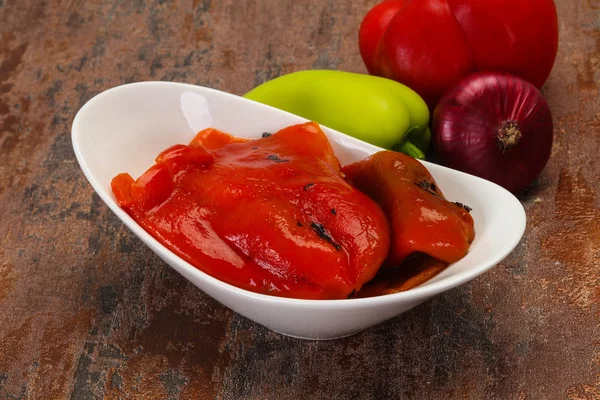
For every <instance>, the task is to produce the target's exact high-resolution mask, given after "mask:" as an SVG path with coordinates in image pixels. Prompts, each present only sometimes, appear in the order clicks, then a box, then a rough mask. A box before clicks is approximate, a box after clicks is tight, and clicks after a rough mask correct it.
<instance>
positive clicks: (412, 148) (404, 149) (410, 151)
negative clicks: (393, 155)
mask: <svg viewBox="0 0 600 400" xmlns="http://www.w3.org/2000/svg"><path fill="white" fill-rule="evenodd" d="M398 151H399V152H401V153H404V154H406V155H409V156H411V157H413V158H417V159H419V160H424V159H425V153H423V151H421V149H419V148H418V147H417V146H416V145H414V144H413V143H411V142H409V141H408V140H407V141H405V142H404V143H402V144H401V145H400V147H398Z"/></svg>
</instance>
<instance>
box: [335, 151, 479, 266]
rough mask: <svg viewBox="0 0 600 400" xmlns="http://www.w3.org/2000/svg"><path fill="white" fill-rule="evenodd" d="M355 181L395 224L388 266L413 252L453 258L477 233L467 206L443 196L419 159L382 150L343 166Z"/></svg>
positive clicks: (445, 259)
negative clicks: (452, 201)
mask: <svg viewBox="0 0 600 400" xmlns="http://www.w3.org/2000/svg"><path fill="white" fill-rule="evenodd" d="M342 171H343V172H344V173H345V174H346V177H347V179H348V181H349V182H350V183H352V185H354V186H355V187H357V188H358V189H360V190H361V191H363V192H364V193H366V194H367V195H369V197H371V198H372V199H374V200H376V201H377V202H378V203H379V204H380V205H381V207H382V208H383V211H384V212H385V214H386V216H387V217H388V219H389V221H390V224H391V228H392V244H391V249H390V254H389V256H388V258H387V259H386V261H385V266H386V267H389V268H396V267H399V266H400V264H401V263H402V262H403V261H405V260H406V259H407V257H409V256H410V255H413V254H414V253H424V254H427V255H429V256H430V257H433V258H434V259H436V260H439V261H442V262H445V263H453V262H456V261H458V260H459V259H461V258H462V257H464V256H465V255H466V254H467V250H468V249H469V245H470V243H471V242H472V241H473V239H474V237H475V230H474V227H473V218H472V217H471V215H470V214H469V208H468V207H467V206H464V205H462V204H459V203H451V202H449V201H448V200H446V199H445V198H444V195H443V194H442V191H441V190H440V188H439V187H438V185H437V183H436V182H435V180H434V179H433V177H432V176H431V174H430V173H429V171H427V169H426V168H425V167H424V166H423V164H421V163H420V162H419V161H417V160H415V159H414V158H412V157H409V156H407V155H404V154H402V153H397V152H394V151H381V152H378V153H375V154H373V155H372V156H370V157H368V158H366V159H364V160H361V161H359V162H356V163H354V164H350V165H347V166H345V167H344V168H343V169H342Z"/></svg>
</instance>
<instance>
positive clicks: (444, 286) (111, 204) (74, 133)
mask: <svg viewBox="0 0 600 400" xmlns="http://www.w3.org/2000/svg"><path fill="white" fill-rule="evenodd" d="M150 85H164V86H171V85H176V86H185V87H189V88H193V89H194V90H198V89H200V90H202V91H206V92H209V93H213V94H216V95H217V96H224V97H225V98H227V97H231V98H238V99H243V100H244V101H247V102H252V103H256V104H258V105H259V106H262V107H267V108H270V109H274V110H276V111H277V112H280V113H284V114H288V115H291V116H294V117H296V118H299V119H301V120H304V121H308V120H306V119H305V118H302V117H299V116H297V115H295V114H291V113H288V112H286V111H283V110H279V109H276V108H274V107H271V106H268V105H265V104H262V103H258V102H256V101H254V100H250V99H246V98H244V97H242V96H238V95H235V94H233V93H229V92H225V91H221V90H218V89H213V88H210V87H206V86H201V85H195V84H190V83H183V82H168V81H139V82H132V83H126V84H122V85H118V86H114V87H112V88H109V89H107V90H104V91H102V92H100V93H98V94H96V95H95V96H93V97H92V98H91V99H89V100H88V101H87V102H86V103H85V104H84V105H83V106H82V107H81V108H80V109H79V110H78V111H77V113H76V115H75V117H74V119H73V122H72V125H71V142H72V146H73V151H74V153H75V156H76V158H77V162H78V164H79V167H80V169H81V170H82V172H83V174H84V176H85V177H86V179H87V180H88V182H89V183H90V185H91V186H92V188H93V189H94V191H95V192H96V193H97V194H98V196H99V197H100V198H101V199H102V201H103V202H104V203H105V205H106V206H108V208H109V209H110V210H111V211H112V212H113V213H114V214H115V215H116V216H117V217H118V218H119V219H120V220H121V222H122V223H123V224H125V225H126V226H127V227H128V228H129V230H130V231H132V233H133V234H135V235H136V236H137V237H138V239H139V240H141V241H142V243H144V244H145V245H146V246H148V247H150V249H151V250H152V251H153V252H154V253H155V254H156V255H157V256H159V258H161V259H163V261H166V260H164V258H168V259H169V261H170V262H167V264H171V262H172V263H174V264H176V265H178V266H179V267H181V268H183V269H185V270H186V272H188V273H191V274H192V275H194V276H195V277H196V278H198V279H200V280H203V281H206V283H208V284H212V285H215V286H217V287H218V288H219V289H221V290H224V291H228V292H232V293H234V294H236V295H238V296H242V297H245V298H248V299H252V300H255V301H261V302H269V303H278V304H281V305H290V306H310V307H326V308H343V307H347V306H352V307H357V308H362V307H365V308H366V307H371V306H377V305H382V304H389V303H396V302H401V301H406V302H410V301H419V300H423V299H427V298H429V297H432V296H435V295H437V294H440V293H443V292H445V291H448V290H450V289H453V288H455V287H457V286H460V285H462V284H464V283H466V282H469V281H471V280H473V279H475V278H476V277H478V276H479V275H482V274H484V273H485V272H487V271H488V270H490V269H491V268H493V267H494V266H495V265H497V264H498V263H500V262H501V261H502V260H504V259H505V258H506V257H507V256H508V255H509V254H510V253H511V252H512V251H513V250H514V249H515V248H516V246H517V245H518V244H519V242H520V241H521V239H522V237H523V234H524V232H525V228H526V222H527V216H526V213H525V209H524V208H523V205H522V204H521V202H520V201H519V200H518V199H517V198H516V197H515V196H514V194H512V193H511V192H509V191H508V190H506V189H504V188H503V187H501V186H499V185H497V184H496V183H493V182H491V181H488V180H485V179H483V178H480V177H477V176H474V175H471V174H468V173H465V172H462V171H458V170H454V169H452V168H448V167H445V166H443V165H438V164H433V163H431V162H428V161H423V160H418V161H420V162H421V163H422V164H424V165H425V166H426V167H427V166H430V165H434V166H435V168H440V169H442V170H449V171H451V172H452V173H459V174H463V175H467V176H469V177H470V178H471V179H475V180H478V181H480V183H483V184H484V185H492V186H493V187H495V189H496V190H498V189H499V190H501V191H503V192H505V194H508V195H509V198H510V199H511V200H512V201H514V202H515V204H517V205H518V206H519V207H517V209H518V211H519V214H518V215H515V225H518V226H516V227H515V232H517V233H518V234H515V235H514V236H512V237H511V238H510V239H509V240H507V241H506V243H505V245H504V248H503V250H502V251H501V252H500V253H498V255H497V256H496V257H494V258H493V259H490V260H489V261H487V262H485V263H482V264H480V265H479V266H476V267H472V268H469V269H467V270H465V271H462V272H459V273H457V274H456V275H454V276H451V277H448V278H445V279H442V280H440V281H437V282H433V283H429V284H428V283H427V282H424V283H423V284H421V285H419V286H417V287H414V288H412V289H409V290H406V291H403V292H398V293H391V294H386V295H380V296H374V297H364V298H349V299H331V300H316V299H298V298H292V297H281V296H275V295H269V294H262V293H257V292H252V291H249V290H246V289H242V288H239V287H237V286H235V285H232V284H229V283H227V282H224V281H222V280H219V279H217V278H215V277H213V276H212V275H210V274H208V273H206V272H204V271H202V270H200V269H199V268H197V267H195V266H193V265H192V264H190V263H188V262H187V261H185V260H184V259H182V258H181V257H179V256H178V255H177V254H175V253H174V252H173V251H171V250H170V249H168V248H167V247H166V246H164V245H163V244H162V243H160V242H159V241H158V240H157V239H156V238H154V236H152V235H151V234H150V233H149V232H147V231H146V230H145V229H144V228H142V227H141V226H140V225H139V224H138V223H137V222H136V221H135V220H134V219H133V218H131V217H130V216H129V214H127V213H126V212H125V211H124V210H123V209H122V208H121V207H119V206H118V204H117V203H116V201H115V200H114V199H113V198H111V197H110V195H109V194H108V193H107V192H105V191H104V190H103V188H102V185H101V184H100V182H98V181H97V180H96V179H95V177H94V175H93V173H92V171H91V170H90V168H89V166H88V165H87V163H86V160H85V158H84V156H83V155H82V150H81V144H80V142H79V140H78V138H79V137H80V136H81V135H83V134H82V133H78V132H82V129H81V127H80V125H81V123H82V122H81V121H82V119H83V118H84V117H85V114H86V113H87V112H88V110H89V109H90V108H92V107H93V106H94V103H95V102H97V101H98V100H99V99H102V98H104V97H106V96H109V95H115V94H116V92H119V91H122V90H126V89H128V88H130V87H133V86H150ZM320 125H321V126H322V127H324V128H326V129H327V130H330V131H333V132H334V133H335V134H337V135H340V136H342V137H345V138H348V139H350V140H354V141H358V142H360V143H362V144H364V145H366V146H367V147H373V148H376V149H378V147H377V146H374V145H372V144H370V143H367V142H363V141H361V140H359V139H356V138H354V137H351V136H348V135H346V134H344V133H342V132H339V131H337V130H335V129H332V128H329V127H327V126H325V125H323V124H320ZM452 265H453V264H450V265H449V267H448V268H450V267H452ZM169 266H170V267H172V268H174V267H173V265H169ZM174 269H175V270H176V271H177V272H178V273H180V274H181V271H178V270H177V268H174ZM185 278H186V279H187V277H185ZM188 280H189V279H188ZM195 286H197V285H195ZM199 289H200V288H199ZM200 290H202V291H203V292H204V289H200ZM210 297H213V296H210Z"/></svg>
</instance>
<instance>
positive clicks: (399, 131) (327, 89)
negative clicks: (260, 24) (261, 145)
mask: <svg viewBox="0 0 600 400" xmlns="http://www.w3.org/2000/svg"><path fill="white" fill-rule="evenodd" d="M244 97H246V98H248V99H251V100H255V101H258V102H260V103H264V104H268V105H270V106H273V107H276V108H279V109H282V110H285V111H288V112H291V113H293V114H296V115H299V116H301V117H304V118H306V119H309V120H312V121H316V122H318V123H320V124H323V125H325V126H328V127H330V128H333V129H335V130H338V131H340V132H342V133H345V134H347V135H350V136H353V137H356V138H358V139H361V140H364V141H365V142H369V143H372V144H374V145H376V146H380V147H383V148H385V149H395V150H398V151H401V152H403V153H406V154H408V155H410V156H412V157H415V158H424V157H425V155H424V153H425V151H426V150H427V148H428V146H429V142H430V138H431V133H430V131H429V128H428V123H429V110H428V108H427V105H426V104H425V102H424V100H423V99H422V98H421V97H420V96H419V95H418V94H417V93H415V92H414V91H413V90H412V89H410V88H408V87H407V86H404V85H402V84H400V83H398V82H395V81H392V80H389V79H384V78H380V77H375V76H370V75H366V74H357V73H351V72H345V71H331V70H310V71H299V72H294V73H291V74H287V75H283V76H280V77H278V78H275V79H273V80H271V81H268V82H265V83H263V84H262V85H260V86H258V87H256V88H254V89H253V90H251V91H250V92H248V93H246V94H245V95H244Z"/></svg>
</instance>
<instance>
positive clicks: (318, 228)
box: [310, 222, 342, 251]
mask: <svg viewBox="0 0 600 400" xmlns="http://www.w3.org/2000/svg"><path fill="white" fill-rule="evenodd" d="M310 227H311V228H312V230H314V231H315V232H316V233H317V235H318V236H319V237H320V238H321V239H323V240H325V241H327V243H329V244H331V245H332V246H333V247H335V249H336V250H337V251H340V249H341V248H342V246H340V245H339V244H337V243H336V242H335V241H334V240H333V238H332V237H331V235H330V234H329V232H327V229H325V227H324V226H323V224H319V223H318V222H311V224H310Z"/></svg>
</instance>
